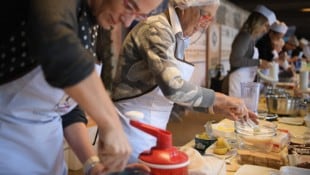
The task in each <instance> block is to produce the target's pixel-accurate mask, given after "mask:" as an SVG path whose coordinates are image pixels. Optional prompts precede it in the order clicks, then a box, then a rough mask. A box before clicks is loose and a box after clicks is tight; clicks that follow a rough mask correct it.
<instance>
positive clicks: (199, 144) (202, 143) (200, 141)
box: [194, 134, 216, 155]
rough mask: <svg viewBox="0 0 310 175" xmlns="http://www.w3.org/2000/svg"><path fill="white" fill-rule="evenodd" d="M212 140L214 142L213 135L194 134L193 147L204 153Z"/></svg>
mask: <svg viewBox="0 0 310 175" xmlns="http://www.w3.org/2000/svg"><path fill="white" fill-rule="evenodd" d="M214 142H216V138H215V137H211V138H210V137H201V134H196V136H195V146H194V148H195V149H196V150H197V151H198V152H199V153H200V154H201V155H204V154H205V152H206V149H207V148H208V147H210V146H211V145H212V144H213V143H214Z"/></svg>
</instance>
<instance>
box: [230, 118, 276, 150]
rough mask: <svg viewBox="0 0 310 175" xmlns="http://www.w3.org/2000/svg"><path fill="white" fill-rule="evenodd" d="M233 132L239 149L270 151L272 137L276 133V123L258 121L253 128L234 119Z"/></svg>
mask: <svg viewBox="0 0 310 175" xmlns="http://www.w3.org/2000/svg"><path fill="white" fill-rule="evenodd" d="M235 132H236V136H237V141H238V147H239V149H246V150H254V151H262V152H270V151H272V148H273V143H272V139H273V138H274V137H275V136H276V133H277V125H276V124H274V123H272V122H267V121H260V123H259V124H258V126H257V127H256V128H253V127H251V126H249V125H247V124H246V123H242V122H240V121H236V122H235Z"/></svg>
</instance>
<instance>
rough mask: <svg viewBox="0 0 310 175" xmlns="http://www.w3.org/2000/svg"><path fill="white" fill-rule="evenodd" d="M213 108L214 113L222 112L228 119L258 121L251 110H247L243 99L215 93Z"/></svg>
mask: <svg viewBox="0 0 310 175" xmlns="http://www.w3.org/2000/svg"><path fill="white" fill-rule="evenodd" d="M213 108H214V109H213V110H214V113H217V114H222V115H224V116H225V117H226V118H228V119H230V120H234V121H236V120H240V119H241V120H247V119H251V120H253V121H254V122H255V123H258V121H257V116H256V115H255V114H254V113H253V112H252V111H249V110H248V108H247V107H246V105H245V103H244V101H243V100H241V99H239V98H235V97H230V96H226V95H224V94H221V93H216V95H215V101H214V107H213Z"/></svg>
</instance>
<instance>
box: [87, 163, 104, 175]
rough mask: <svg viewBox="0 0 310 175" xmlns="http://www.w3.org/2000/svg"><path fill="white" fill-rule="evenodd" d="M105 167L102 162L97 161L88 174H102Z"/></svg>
mask: <svg viewBox="0 0 310 175" xmlns="http://www.w3.org/2000/svg"><path fill="white" fill-rule="evenodd" d="M104 174H105V167H104V165H103V164H102V163H97V164H96V165H95V166H94V167H93V168H92V169H91V170H90V175H104Z"/></svg>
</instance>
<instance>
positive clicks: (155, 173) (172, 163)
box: [130, 120, 189, 175]
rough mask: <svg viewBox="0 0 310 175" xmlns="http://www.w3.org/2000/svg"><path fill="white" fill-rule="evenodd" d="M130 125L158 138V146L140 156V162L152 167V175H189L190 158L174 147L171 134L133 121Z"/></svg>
mask: <svg viewBox="0 0 310 175" xmlns="http://www.w3.org/2000/svg"><path fill="white" fill-rule="evenodd" d="M130 124H131V125H132V126H134V127H136V128H138V129H140V130H142V131H144V132H146V133H148V134H151V135H153V136H154V137H156V138H157V143H156V146H154V147H152V148H151V150H147V151H144V152H142V153H141V154H140V155H139V161H140V162H141V163H143V164H145V165H147V166H148V167H150V169H151V174H152V175H188V164H189V158H188V156H187V155H186V154H185V153H184V152H182V151H180V150H178V149H177V148H176V147H173V146H172V136H171V132H169V131H166V130H162V129H159V128H156V127H153V126H151V125H147V124H143V123H141V122H137V121H133V120H131V121H130Z"/></svg>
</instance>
